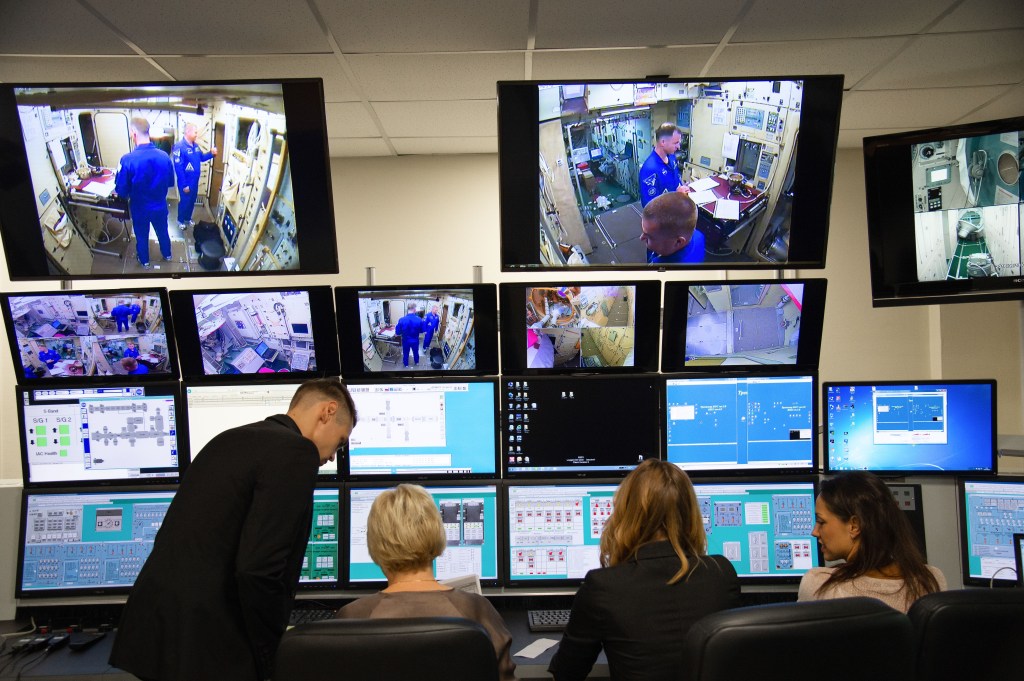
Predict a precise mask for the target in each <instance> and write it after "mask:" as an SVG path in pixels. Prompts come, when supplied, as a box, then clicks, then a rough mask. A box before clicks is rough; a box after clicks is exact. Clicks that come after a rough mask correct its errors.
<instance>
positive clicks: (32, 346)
mask: <svg viewBox="0 0 1024 681" xmlns="http://www.w3.org/2000/svg"><path fill="white" fill-rule="evenodd" d="M0 312H2V313H3V317H4V323H5V324H6V326H7V339H8V341H9V342H10V344H11V354H12V356H13V358H14V370H15V374H16V376H17V379H18V382H19V383H23V384H27V383H35V384H42V383H49V382H57V381H62V382H68V383H80V384H86V383H88V384H99V383H109V382H115V381H125V380H132V381H148V380H157V381H166V380H168V379H176V378H177V377H178V357H177V353H176V351H175V341H174V333H173V329H172V326H171V318H170V310H169V306H168V304H167V290H166V289H162V288H136V289H109V290H93V291H59V292H46V291H36V292H28V293H0ZM51 379H53V380H51Z"/></svg>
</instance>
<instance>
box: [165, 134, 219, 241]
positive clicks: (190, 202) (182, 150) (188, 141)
mask: <svg viewBox="0 0 1024 681" xmlns="http://www.w3.org/2000/svg"><path fill="white" fill-rule="evenodd" d="M197 133H198V131H197V130H196V126H195V124H194V123H188V124H186V125H185V133H184V135H183V136H182V137H183V138H182V139H181V140H180V141H178V142H177V143H176V144H175V145H174V148H173V149H172V150H171V158H172V159H173V161H174V174H175V175H176V176H177V178H178V197H179V199H178V225H179V226H180V227H181V228H182V229H184V228H185V227H187V226H188V225H190V224H192V211H193V210H195V207H196V197H197V196H198V194H199V173H200V171H201V169H202V164H203V163H205V162H206V161H209V160H210V159H212V158H213V157H214V156H216V155H217V147H213V148H212V149H210V151H203V150H202V149H200V148H199V145H198V144H196V135H197Z"/></svg>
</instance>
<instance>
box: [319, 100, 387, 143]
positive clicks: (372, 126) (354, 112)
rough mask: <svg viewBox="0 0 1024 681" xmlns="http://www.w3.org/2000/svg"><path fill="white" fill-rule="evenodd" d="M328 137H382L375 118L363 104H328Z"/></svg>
mask: <svg viewBox="0 0 1024 681" xmlns="http://www.w3.org/2000/svg"><path fill="white" fill-rule="evenodd" d="M325 109H326V111H327V137H329V138H330V137H380V135H381V131H380V130H378V129H377V124H376V123H374V121H373V117H372V116H371V115H370V112H369V111H367V110H366V107H365V106H364V105H363V104H362V102H346V103H341V104H330V103H328V104H326V105H325Z"/></svg>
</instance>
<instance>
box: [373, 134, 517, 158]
mask: <svg viewBox="0 0 1024 681" xmlns="http://www.w3.org/2000/svg"><path fill="white" fill-rule="evenodd" d="M391 144H392V145H394V147H395V151H397V152H398V154H399V155H401V156H406V155H410V154H435V155H436V154H496V153H498V138H497V137H392V138H391Z"/></svg>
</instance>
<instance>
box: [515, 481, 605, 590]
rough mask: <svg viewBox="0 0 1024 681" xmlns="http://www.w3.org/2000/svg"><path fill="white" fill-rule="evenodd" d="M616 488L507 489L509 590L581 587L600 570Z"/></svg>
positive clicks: (576, 484)
mask: <svg viewBox="0 0 1024 681" xmlns="http://www.w3.org/2000/svg"><path fill="white" fill-rule="evenodd" d="M617 487H618V484H617V483H607V482H599V481H593V482H589V483H581V482H558V483H555V484H538V485H533V484H508V485H506V486H505V496H506V501H507V504H508V506H507V512H508V516H507V520H506V523H507V525H506V526H507V528H508V543H507V545H506V551H507V559H506V562H507V580H506V583H507V584H508V585H509V586H535V585H555V586H558V585H566V586H567V585H570V584H579V583H581V582H582V581H583V578H584V577H586V575H587V572H589V571H590V570H593V569H594V568H598V567H601V533H602V532H603V531H604V526H605V523H606V522H607V521H608V518H610V517H611V515H612V510H613V504H612V500H613V497H614V496H615V490H616V489H617Z"/></svg>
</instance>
